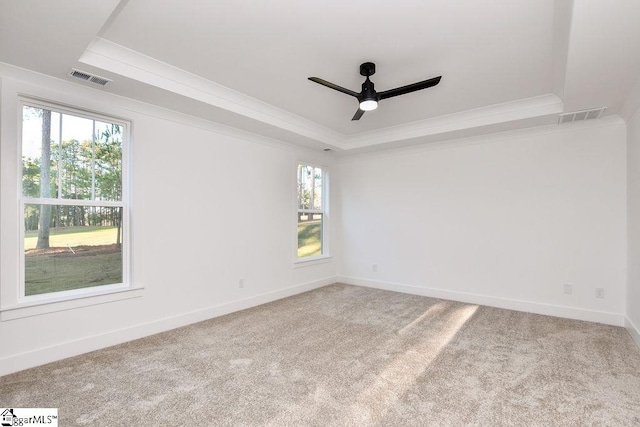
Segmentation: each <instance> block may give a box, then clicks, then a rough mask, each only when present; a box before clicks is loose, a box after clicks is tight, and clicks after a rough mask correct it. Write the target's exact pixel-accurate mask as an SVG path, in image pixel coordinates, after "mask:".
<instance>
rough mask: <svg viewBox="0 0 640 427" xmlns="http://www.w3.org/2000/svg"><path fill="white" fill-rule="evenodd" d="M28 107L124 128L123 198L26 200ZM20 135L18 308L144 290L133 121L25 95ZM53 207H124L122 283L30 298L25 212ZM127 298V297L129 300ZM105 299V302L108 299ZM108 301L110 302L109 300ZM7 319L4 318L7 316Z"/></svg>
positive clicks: (21, 103)
mask: <svg viewBox="0 0 640 427" xmlns="http://www.w3.org/2000/svg"><path fill="white" fill-rule="evenodd" d="M25 107H33V108H40V109H47V110H50V111H52V112H57V113H60V114H68V115H73V116H76V117H80V118H84V119H88V120H93V121H101V122H104V123H111V124H117V125H119V126H122V160H121V183H120V185H121V192H122V197H121V200H119V201H110V200H109V201H107V200H93V199H64V198H58V195H56V197H55V198H54V197H50V198H40V197H25V196H24V193H23V188H22V179H23V170H22V164H23V163H22V162H23V159H22V149H23V147H22V142H23V141H22V140H23V114H24V113H23V111H24V108H25ZM18 111H19V121H18V135H17V155H18V162H17V166H18V168H17V169H18V170H17V186H18V191H17V195H18V203H17V206H18V209H19V212H18V224H17V227H18V230H19V244H18V253H19V271H18V284H17V286H18V289H17V301H16V307H15V308H20V307H30V306H33V305H40V304H49V303H59V302H65V301H72V300H76V299H85V298H88V297H93V296H104V295H108V294H112V293H122V292H123V291H128V290H135V289H140V288H134V286H133V284H132V281H131V235H132V233H131V219H130V185H129V183H130V179H129V176H130V171H129V169H130V140H131V129H132V124H131V121H129V120H126V119H123V118H120V117H115V116H112V115H109V114H105V113H100V112H95V111H91V110H87V109H83V108H80V107H72V106H69V105H64V104H59V103H56V102H51V101H47V100H42V99H38V98H32V97H28V96H24V95H20V96H18ZM27 204H35V205H42V204H46V205H51V206H56V205H59V206H97V207H120V208H122V242H121V244H122V246H121V248H122V282H121V283H114V284H107V285H98V286H87V287H83V288H78V289H72V290H66V291H58V292H49V293H43V294H36V295H26V283H25V256H24V244H25V242H24V239H25V227H24V212H25V205H27ZM129 297H131V296H126V297H124V298H129ZM101 299H105V298H104V297H103V298H101ZM107 299H109V298H108V297H107ZM49 311H57V310H45V312H49ZM3 317H4V316H3Z"/></svg>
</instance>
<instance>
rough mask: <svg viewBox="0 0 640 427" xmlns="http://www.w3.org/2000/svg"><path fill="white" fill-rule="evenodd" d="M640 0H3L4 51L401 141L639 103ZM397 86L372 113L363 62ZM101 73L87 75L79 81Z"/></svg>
mask: <svg viewBox="0 0 640 427" xmlns="http://www.w3.org/2000/svg"><path fill="white" fill-rule="evenodd" d="M638 22H640V0H615V2H614V1H611V2H609V1H607V2H603V1H601V0H577V1H575V2H573V1H571V0H555V1H554V0H492V1H486V2H479V1H477V0H457V1H451V0H431V1H428V2H425V1H424V0H405V1H403V2H383V1H371V0H368V1H365V0H350V1H344V0H325V1H323V2H300V1H299V0H278V1H277V2H256V1H249V0H216V1H215V2H204V1H201V0H182V1H179V2H177V1H168V0H164V1H159V0H129V1H128V0H123V1H117V0H101V1H100V2H87V1H85V0H57V1H55V2H50V1H46V0H23V1H5V2H2V3H0V61H1V62H6V63H9V64H14V65H17V66H19V67H23V68H27V69H31V70H35V71H38V72H41V73H44V74H49V75H52V76H54V77H59V78H64V79H70V77H68V76H67V73H68V72H69V69H70V68H71V67H76V68H79V69H81V70H85V71H89V72H94V73H97V74H99V75H102V76H106V77H109V78H112V79H113V82H112V83H110V84H109V85H108V86H107V87H105V88H101V89H99V90H105V91H107V92H112V93H117V94H120V95H124V96H128V97H131V98H136V99H140V100H143V101H146V102H153V103H156V104H159V105H162V106H165V107H169V108H173V109H176V110H179V111H183V112H186V113H189V114H194V115H196V116H200V117H204V118H209V119H212V120H215V121H218V122H220V123H223V124H227V125H231V126H236V127H241V128H243V129H246V130H248V131H251V132H256V133H260V134H263V135H266V136H270V137H274V138H278V139H281V140H285V141H289V142H294V143H300V144H302V145H307V146H312V147H317V148H323V147H333V148H334V149H335V150H336V151H349V150H354V151H362V150H364V149H374V148H383V147H389V146H399V145H403V144H415V143H424V142H429V141H433V140H442V139H447V138H450V137H458V136H459V135H464V136H469V135H477V134H483V133H487V132H496V131H500V130H506V129H513V128H522V127H528V126H534V125H540V124H551V123H554V122H556V121H557V114H558V113H560V112H562V111H575V110H579V109H587V108H595V107H601V106H606V107H608V110H607V114H609V115H611V114H621V115H623V116H624V114H623V113H622V112H626V113H628V112H629V111H630V110H632V109H633V108H631V107H630V106H629V102H630V100H629V94H630V93H632V92H633V93H635V92H639V91H638V89H637V88H638V87H640V25H637V23H638ZM366 61H372V62H375V63H376V65H377V72H376V74H375V76H373V78H372V81H373V82H374V83H375V84H376V89H377V90H379V91H380V90H386V89H390V88H394V87H397V86H402V85H405V84H408V83H413V82H415V81H419V80H424V79H427V78H430V77H434V76H438V75H442V76H443V77H442V81H441V83H440V84H439V85H438V86H436V87H433V88H430V89H425V90H422V91H418V92H414V93H411V94H408V95H403V96H400V97H397V98H391V99H388V100H384V101H382V102H381V103H380V106H379V108H378V109H377V110H376V111H373V112H368V113H366V114H365V115H364V117H363V118H362V119H361V120H360V121H356V122H352V121H351V120H350V119H351V117H352V116H353V114H354V113H355V111H356V109H357V101H356V100H355V99H354V98H351V97H349V96H347V95H344V94H341V93H339V92H336V91H332V90H330V89H328V88H324V87H322V86H320V85H317V84H315V83H313V82H310V81H308V80H307V77H309V76H317V77H321V78H324V79H326V80H329V81H332V82H334V83H336V84H339V85H341V86H344V87H347V88H350V89H352V90H355V91H359V90H360V84H361V83H362V81H363V78H362V76H360V75H359V70H358V67H359V65H360V63H362V62H366ZM80 84H87V83H80Z"/></svg>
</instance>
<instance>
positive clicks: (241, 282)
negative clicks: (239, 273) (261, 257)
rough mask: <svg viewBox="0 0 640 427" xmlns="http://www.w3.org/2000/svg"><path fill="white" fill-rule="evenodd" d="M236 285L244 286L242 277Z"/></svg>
mask: <svg viewBox="0 0 640 427" xmlns="http://www.w3.org/2000/svg"><path fill="white" fill-rule="evenodd" d="M238 287H239V288H244V279H240V281H239V282H238Z"/></svg>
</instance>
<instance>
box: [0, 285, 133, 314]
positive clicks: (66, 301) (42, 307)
mask: <svg viewBox="0 0 640 427" xmlns="http://www.w3.org/2000/svg"><path fill="white" fill-rule="evenodd" d="M143 291H144V288H142V287H138V288H129V287H126V288H123V287H119V288H110V289H103V290H100V291H95V292H91V293H84V294H77V295H73V296H66V295H65V296H53V297H48V298H34V299H30V298H28V299H26V300H25V301H21V302H18V303H17V304H15V305H13V306H10V307H3V308H1V309H0V321H2V322H5V321H8V320H15V319H21V318H24V317H31V316H39V315H42V314H48V313H55V312H57V311H64V310H71V309H74V308H80V307H88V306H91V305H99V304H106V303H110V302H114V301H121V300H126V299H131V298H139V297H141V296H142V294H143Z"/></svg>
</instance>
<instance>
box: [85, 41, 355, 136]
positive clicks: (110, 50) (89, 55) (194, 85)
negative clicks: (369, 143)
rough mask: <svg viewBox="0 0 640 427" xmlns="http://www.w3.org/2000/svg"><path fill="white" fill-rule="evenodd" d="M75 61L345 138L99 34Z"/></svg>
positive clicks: (287, 126)
mask: <svg viewBox="0 0 640 427" xmlns="http://www.w3.org/2000/svg"><path fill="white" fill-rule="evenodd" d="M78 61H79V62H81V63H83V64H87V65H91V66H94V67H98V68H101V69H104V70H107V71H111V72H113V73H116V74H119V75H122V76H125V77H128V78H131V79H133V80H137V81H140V82H143V83H146V84H149V85H151V86H155V87H159V88H161V89H164V90H167V91H170V92H173V93H177V94H179V95H182V96H185V97H187V98H191V99H194V100H197V101H200V102H204V103H206V104H209V105H213V106H216V107H219V108H222V109H225V110H227V111H231V112H233V113H236V114H239V115H242V116H245V117H249V118H251V119H254V120H257V121H259V122H263V123H266V124H268V125H271V126H275V127H277V128H280V129H284V130H287V131H290V132H294V133H297V134H300V135H303V136H305V137H308V138H312V139H314V140H317V141H320V142H323V143H326V144H332V145H338V146H339V145H340V142H341V141H342V140H343V139H344V135H342V134H340V133H338V132H335V131H332V130H331V129H328V128H326V127H324V126H321V125H319V124H317V123H314V122H312V121H310V120H306V119H304V118H302V117H299V116H296V115H295V114H291V113H289V112H287V111H284V110H282V109H279V108H277V107H274V106H272V105H269V104H267V103H265V102H262V101H260V100H257V99H255V98H252V97H250V96H247V95H244V94H242V93H240V92H237V91H235V90H233V89H230V88H228V87H226V86H222V85H220V84H218V83H215V82H212V81H210V80H207V79H205V78H203V77H200V76H198V75H195V74H193V73H190V72H188V71H185V70H182V69H180V68H177V67H174V66H173V65H169V64H167V63H165V62H162V61H159V60H157V59H154V58H151V57H149V56H146V55H143V54H141V53H139V52H136V51H134V50H131V49H129V48H126V47H124V46H121V45H118V44H116V43H113V42H110V41H108V40H105V39H102V38H99V37H97V38H96V39H94V40H93V42H92V43H91V44H90V45H89V47H87V49H86V50H85V52H84V53H83V54H82V56H81V57H80V58H79V59H78Z"/></svg>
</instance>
